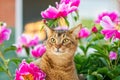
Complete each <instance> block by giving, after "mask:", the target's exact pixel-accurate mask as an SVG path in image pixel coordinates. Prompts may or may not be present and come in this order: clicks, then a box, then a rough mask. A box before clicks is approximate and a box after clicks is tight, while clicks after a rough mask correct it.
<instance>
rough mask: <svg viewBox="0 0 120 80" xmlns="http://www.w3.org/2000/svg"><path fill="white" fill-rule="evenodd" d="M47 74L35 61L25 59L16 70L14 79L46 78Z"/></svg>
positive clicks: (32, 79) (35, 79) (36, 79)
mask: <svg viewBox="0 0 120 80" xmlns="http://www.w3.org/2000/svg"><path fill="white" fill-rule="evenodd" d="M45 76H46V74H45V73H44V72H43V71H42V70H40V69H39V68H38V67H37V66H36V65H34V64H33V63H30V64H28V63H26V61H25V60H23V61H22V63H21V64H20V65H19V69H17V70H16V75H15V79H14V80H45Z"/></svg>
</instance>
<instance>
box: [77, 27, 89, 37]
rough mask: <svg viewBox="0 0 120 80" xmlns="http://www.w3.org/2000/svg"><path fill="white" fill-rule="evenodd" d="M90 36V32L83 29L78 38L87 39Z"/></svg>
mask: <svg viewBox="0 0 120 80" xmlns="http://www.w3.org/2000/svg"><path fill="white" fill-rule="evenodd" d="M89 35H90V31H89V30H88V29H87V28H82V29H81V30H80V31H79V33H78V38H87V37H88V36H89Z"/></svg>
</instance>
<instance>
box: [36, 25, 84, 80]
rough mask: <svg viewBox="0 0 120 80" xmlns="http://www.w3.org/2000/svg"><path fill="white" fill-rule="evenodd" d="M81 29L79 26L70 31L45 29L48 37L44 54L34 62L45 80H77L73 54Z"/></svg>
mask: <svg viewBox="0 0 120 80" xmlns="http://www.w3.org/2000/svg"><path fill="white" fill-rule="evenodd" d="M81 28H82V25H81V24H79V25H78V26H76V27H74V28H72V29H70V30H53V29H50V28H49V27H45V29H46V32H47V36H48V38H47V40H46V42H45V45H46V53H45V54H44V55H43V56H42V58H41V59H38V60H36V61H35V62H34V64H36V65H37V66H38V67H39V68H40V69H41V70H43V72H45V73H46V79H45V80H79V79H78V75H77V72H76V69H75V65H74V54H75V52H76V49H77V45H78V32H79V31H80V29H81Z"/></svg>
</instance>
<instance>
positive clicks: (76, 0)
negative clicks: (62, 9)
mask: <svg viewBox="0 0 120 80" xmlns="http://www.w3.org/2000/svg"><path fill="white" fill-rule="evenodd" d="M60 3H65V4H69V3H72V4H71V6H77V7H78V6H79V4H80V0H61V1H60Z"/></svg>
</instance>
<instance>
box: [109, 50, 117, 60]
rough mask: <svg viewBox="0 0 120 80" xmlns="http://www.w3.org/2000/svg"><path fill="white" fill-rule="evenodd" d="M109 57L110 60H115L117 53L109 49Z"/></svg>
mask: <svg viewBox="0 0 120 80" xmlns="http://www.w3.org/2000/svg"><path fill="white" fill-rule="evenodd" d="M109 59H110V60H116V59H117V53H116V52H113V51H111V52H110V54H109Z"/></svg>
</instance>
